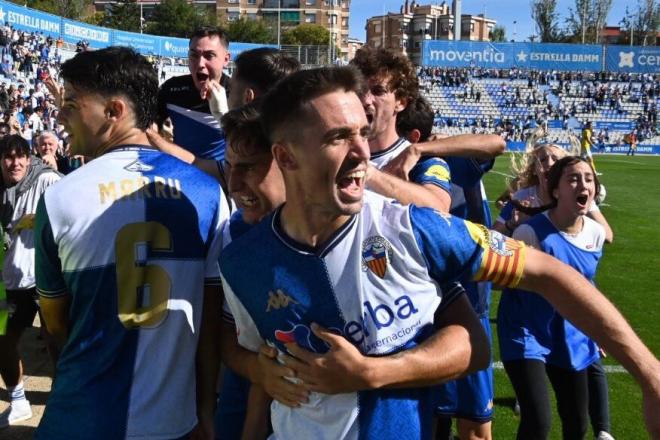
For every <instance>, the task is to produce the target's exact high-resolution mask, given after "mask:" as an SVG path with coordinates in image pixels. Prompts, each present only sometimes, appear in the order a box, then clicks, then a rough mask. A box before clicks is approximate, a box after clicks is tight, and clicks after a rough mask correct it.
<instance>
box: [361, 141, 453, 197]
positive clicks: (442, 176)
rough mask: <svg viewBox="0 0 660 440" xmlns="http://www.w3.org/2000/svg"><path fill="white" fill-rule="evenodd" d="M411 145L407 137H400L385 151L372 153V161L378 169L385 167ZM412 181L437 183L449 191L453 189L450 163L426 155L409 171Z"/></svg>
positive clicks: (422, 183) (436, 184)
mask: <svg viewBox="0 0 660 440" xmlns="http://www.w3.org/2000/svg"><path fill="white" fill-rule="evenodd" d="M409 146H410V142H409V141H408V140H406V139H405V138H399V139H397V141H396V142H395V143H394V144H392V145H391V146H390V147H388V148H387V149H385V150H383V151H378V152H375V153H371V158H370V161H371V163H372V164H373V165H374V166H375V167H376V168H378V169H381V168H383V167H384V166H386V165H387V164H388V163H390V162H391V161H392V160H394V159H395V158H396V157H397V156H399V155H400V154H401V153H402V152H403V150H405V149H406V148H408V147H409ZM408 178H409V179H410V181H411V182H414V183H418V184H420V185H435V186H438V187H440V188H442V189H444V190H445V191H447V192H450V191H451V180H450V173H449V165H447V162H445V161H444V160H442V159H440V158H439V157H433V156H425V157H422V158H421V159H420V160H419V161H418V162H417V164H415V166H414V167H413V168H412V169H411V170H410V172H409V173H408Z"/></svg>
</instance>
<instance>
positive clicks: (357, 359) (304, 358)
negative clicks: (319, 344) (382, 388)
mask: <svg viewBox="0 0 660 440" xmlns="http://www.w3.org/2000/svg"><path fill="white" fill-rule="evenodd" d="M311 328H312V331H313V332H314V334H315V335H316V336H317V337H318V338H320V339H321V340H323V341H325V342H326V343H327V344H328V345H329V346H330V350H328V352H327V353H325V354H317V353H312V352H310V351H307V350H305V349H303V348H301V347H300V346H299V345H297V344H295V343H291V344H287V349H288V350H289V352H290V353H291V355H293V356H295V359H294V358H291V357H287V358H286V360H285V364H286V365H287V366H289V367H291V368H292V369H294V370H295V371H296V373H297V377H298V378H299V379H300V380H302V382H303V384H304V385H305V387H306V388H307V389H308V390H310V391H315V392H319V393H325V394H339V393H350V392H355V391H359V390H364V389H368V388H370V386H369V382H368V379H367V374H368V373H369V369H368V368H367V366H368V362H367V358H366V357H365V356H363V355H362V353H360V351H359V350H358V349H357V348H356V347H355V346H354V345H353V344H351V343H350V342H349V341H348V340H347V339H346V338H344V337H343V336H340V335H337V334H336V333H333V332H331V331H329V330H327V329H325V328H323V327H321V326H319V325H318V324H312V325H311Z"/></svg>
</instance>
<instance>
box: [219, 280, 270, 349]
mask: <svg viewBox="0 0 660 440" xmlns="http://www.w3.org/2000/svg"><path fill="white" fill-rule="evenodd" d="M222 288H223V290H224V293H225V305H226V306H227V307H228V311H227V312H226V313H225V312H223V317H224V318H225V320H228V318H229V317H231V318H232V319H233V322H234V324H235V325H236V333H237V335H238V344H239V345H240V346H242V347H245V348H246V349H248V350H250V351H255V352H256V351H259V348H260V347H261V346H262V345H263V344H264V340H263V339H262V338H261V335H260V334H259V329H258V328H257V325H256V324H255V323H254V321H253V320H252V317H251V316H250V314H249V313H248V311H247V309H246V308H245V307H244V306H243V303H241V301H240V300H239V299H238V297H237V296H236V295H235V294H234V291H233V290H232V289H231V286H230V285H229V283H228V282H227V280H225V279H224V277H223V278H222ZM230 322H231V321H230Z"/></svg>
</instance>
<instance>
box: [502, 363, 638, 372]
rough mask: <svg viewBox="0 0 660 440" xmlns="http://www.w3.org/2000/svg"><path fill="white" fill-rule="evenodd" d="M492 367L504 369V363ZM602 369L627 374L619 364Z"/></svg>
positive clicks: (605, 366) (604, 366)
mask: <svg viewBox="0 0 660 440" xmlns="http://www.w3.org/2000/svg"><path fill="white" fill-rule="evenodd" d="M493 369H494V370H504V365H503V364H502V362H500V361H497V362H493ZM603 369H604V370H605V372H606V373H626V374H628V371H627V370H626V369H625V368H623V367H622V366H621V365H603Z"/></svg>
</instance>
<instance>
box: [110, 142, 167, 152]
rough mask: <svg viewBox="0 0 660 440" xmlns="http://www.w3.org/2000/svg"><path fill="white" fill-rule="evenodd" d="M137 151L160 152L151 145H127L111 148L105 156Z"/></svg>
mask: <svg viewBox="0 0 660 440" xmlns="http://www.w3.org/2000/svg"><path fill="white" fill-rule="evenodd" d="M135 150H140V151H144V150H149V151H158V150H157V149H156V148H154V147H152V146H151V145H142V144H126V145H117V146H116V147H113V148H110V149H109V150H107V151H106V152H105V153H103V154H107V153H114V152H115V151H135Z"/></svg>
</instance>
